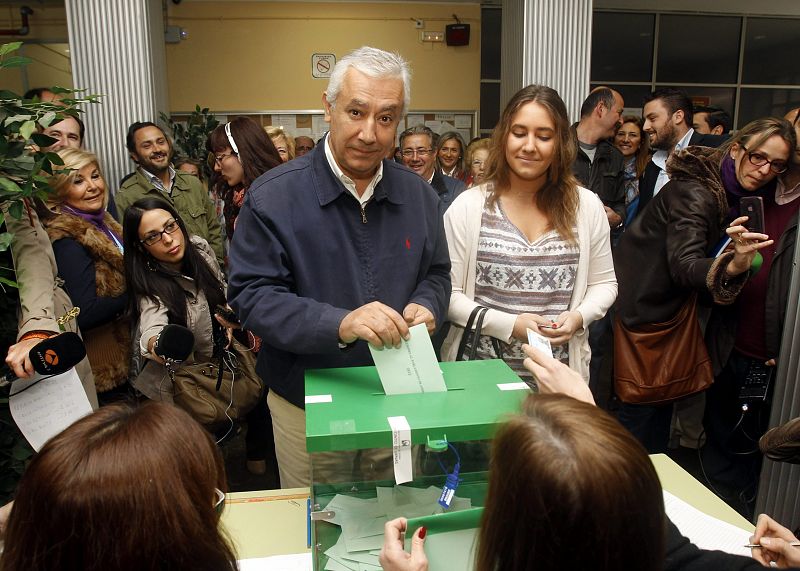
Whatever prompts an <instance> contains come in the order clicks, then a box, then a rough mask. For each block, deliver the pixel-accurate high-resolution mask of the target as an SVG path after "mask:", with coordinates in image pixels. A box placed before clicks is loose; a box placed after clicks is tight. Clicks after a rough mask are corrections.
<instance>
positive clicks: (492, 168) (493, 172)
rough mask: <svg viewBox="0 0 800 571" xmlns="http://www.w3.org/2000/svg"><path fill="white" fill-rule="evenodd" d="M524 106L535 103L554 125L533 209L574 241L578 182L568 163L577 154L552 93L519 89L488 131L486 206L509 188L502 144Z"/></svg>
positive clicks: (564, 110) (538, 87)
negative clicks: (544, 174)
mask: <svg viewBox="0 0 800 571" xmlns="http://www.w3.org/2000/svg"><path fill="white" fill-rule="evenodd" d="M528 103H538V104H539V105H541V106H542V107H544V108H545V109H546V110H547V113H548V114H549V115H550V119H552V121H553V124H554V125H555V128H556V132H555V143H556V144H555V150H554V155H553V162H552V163H551V164H550V167H549V168H548V169H547V182H546V183H545V185H544V186H543V187H542V188H541V189H540V190H539V192H537V193H536V205H537V206H538V207H539V208H540V209H541V210H542V211H543V212H545V213H546V214H547V216H548V218H549V219H550V224H551V225H552V227H553V228H555V230H556V232H558V234H559V235H560V236H561V237H562V238H564V239H567V240H570V241H574V240H575V235H574V233H573V226H574V225H575V220H576V218H577V214H578V203H579V200H578V181H577V179H576V178H575V176H574V175H573V174H572V163H574V162H575V155H576V154H577V149H576V146H577V145H576V143H575V141H574V139H573V136H572V132H571V131H570V125H569V119H568V118H567V107H566V105H564V101H563V100H562V99H561V97H560V96H559V95H558V92H556V91H555V90H554V89H552V88H550V87H547V86H545V85H529V86H528V87H523V88H522V89H520V90H519V91H518V92H517V93H516V94H514V96H513V97H512V98H511V101H509V102H508V105H506V108H505V109H504V110H503V114H502V115H501V117H500V121H499V122H498V123H497V126H495V128H494V131H492V141H491V146H490V149H489V164H488V165H487V167H486V180H487V181H490V182H492V183H493V184H492V185H491V188H492V191H491V193H490V195H489V203H490V204H491V203H493V202H494V201H495V200H497V198H498V197H499V196H500V195H501V194H502V193H503V192H504V191H505V190H507V189H508V187H509V186H510V184H511V182H510V181H511V177H510V170H511V167H510V166H509V164H508V161H507V160H506V141H507V140H508V137H509V134H510V133H511V125H512V123H513V120H514V116H515V115H516V114H517V111H519V110H520V108H521V107H522V106H523V105H526V104H528Z"/></svg>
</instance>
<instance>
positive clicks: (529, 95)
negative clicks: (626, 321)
mask: <svg viewBox="0 0 800 571" xmlns="http://www.w3.org/2000/svg"><path fill="white" fill-rule="evenodd" d="M575 153H576V146H575V142H574V140H573V139H572V134H571V132H570V128H569V121H568V119H567V111H566V106H565V105H564V102H563V101H562V100H561V97H559V95H558V93H557V92H556V91H554V90H553V89H551V88H549V87H545V86H540V85H531V86H528V87H526V88H524V89H522V90H521V91H519V92H518V93H517V94H516V95H514V97H513V98H512V99H511V101H510V102H509V103H508V105H507V106H506V108H505V110H504V111H503V115H502V117H501V118H500V122H499V123H498V124H497V127H495V129H494V133H493V134H492V141H491V149H490V154H489V165H488V170H487V175H486V182H485V183H484V184H482V185H480V186H478V187H475V188H471V189H469V190H467V191H465V192H463V193H462V194H461V195H460V196H459V197H458V198H456V200H455V201H454V202H453V204H452V205H451V206H450V208H449V209H448V211H447V212H446V214H445V219H444V221H445V231H446V232H447V242H448V245H449V248H450V259H451V261H452V270H451V278H452V284H453V293H452V296H451V298H450V309H449V312H448V318H449V320H450V321H451V323H452V325H453V326H452V327H451V329H450V332H449V334H448V336H447V339H446V340H445V343H444V346H443V347H442V356H443V359H444V360H451V361H452V360H454V359H455V358H456V357H457V353H458V348H459V343H460V341H461V338H462V336H463V333H464V327H465V326H466V324H467V321H468V319H469V317H470V315H471V314H472V312H473V310H474V309H475V308H476V307H477V306H478V305H481V306H484V307H488V308H489V310H488V311H487V312H486V315H485V317H484V321H483V328H482V335H481V338H480V340H479V342H478V348H477V354H478V356H479V357H482V358H495V357H496V356H497V355H496V350H495V347H494V344H493V343H492V339H491V338H492V337H494V338H495V339H497V340H499V341H500V342H501V343H500V347H501V350H502V357H503V358H504V359H505V361H506V362H507V363H508V364H509V365H510V366H511V367H512V368H513V369H514V370H515V371H517V372H518V374H520V376H522V377H523V378H526V379H530V377H531V376H530V373H529V372H528V371H527V370H526V369H525V368H524V367H523V366H522V361H523V359H524V358H525V355H524V353H523V352H522V343H526V342H527V339H528V337H527V330H528V329H531V330H533V331H535V332H537V333H539V334H541V335H543V336H545V337H547V338H548V339H549V340H550V343H551V344H552V346H553V349H554V356H555V357H556V358H558V359H560V360H562V361H564V362H566V363H568V364H569V366H570V367H571V368H572V369H574V370H575V371H577V372H579V373H580V374H581V375H582V376H583V378H584V379H585V380H586V381H587V382H588V379H589V360H590V357H591V352H590V350H589V333H588V326H589V324H590V323H591V322H592V321H595V320H596V319H599V318H600V317H602V316H603V315H605V313H606V311H607V310H608V308H609V307H611V304H613V303H614V300H615V299H616V296H617V280H616V277H615V274H614V265H613V261H612V259H611V244H610V239H609V226H608V221H607V218H606V215H605V212H604V209H603V204H602V203H601V202H600V199H599V198H597V196H596V195H595V194H594V193H592V192H591V191H589V190H586V189H585V188H581V187H579V186H578V183H577V181H576V179H575V177H574V176H573V175H572V170H571V168H572V163H573V161H574V159H575Z"/></svg>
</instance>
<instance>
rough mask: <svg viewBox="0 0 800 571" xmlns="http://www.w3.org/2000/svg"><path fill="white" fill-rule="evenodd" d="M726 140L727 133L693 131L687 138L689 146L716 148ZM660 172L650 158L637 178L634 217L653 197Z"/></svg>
mask: <svg viewBox="0 0 800 571" xmlns="http://www.w3.org/2000/svg"><path fill="white" fill-rule="evenodd" d="M727 140H728V136H727V135H701V134H700V133H698V132H697V131H695V132H694V133H692V136H691V137H690V138H689V146H692V145H698V146H701V147H713V148H717V147H719V146H720V145H721V144H722V143H724V142H725V141H727ZM660 172H661V168H660V167H658V166H657V165H656V164H655V163H654V162H653V161H652V159H651V160H650V162H649V163H647V166H646V167H645V169H644V172H643V173H642V176H641V177H640V178H639V206H638V208H637V210H636V214H635V215H634V217H636V216H639V214H640V213H641V212H642V211H643V210H644V208H645V206H647V204H648V203H649V202H650V201H651V200H652V199H653V191H654V190H655V187H656V179H658V175H659V173H660Z"/></svg>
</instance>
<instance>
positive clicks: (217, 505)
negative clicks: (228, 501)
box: [214, 488, 225, 514]
mask: <svg viewBox="0 0 800 571" xmlns="http://www.w3.org/2000/svg"><path fill="white" fill-rule="evenodd" d="M214 494H215V495H216V496H217V497H216V499H215V500H214V511H216V512H217V513H218V514H221V513H222V509H223V508H224V507H225V493H224V492H223V491H222V490H220V489H219V488H214Z"/></svg>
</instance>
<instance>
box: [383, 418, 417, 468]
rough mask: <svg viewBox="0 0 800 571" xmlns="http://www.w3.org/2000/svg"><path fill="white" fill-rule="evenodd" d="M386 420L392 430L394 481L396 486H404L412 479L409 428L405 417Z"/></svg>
mask: <svg viewBox="0 0 800 571" xmlns="http://www.w3.org/2000/svg"><path fill="white" fill-rule="evenodd" d="M386 420H388V421H389V426H390V427H391V429H392V462H393V463H394V480H395V482H396V483H398V484H405V483H406V482H410V481H411V480H413V479H414V476H413V473H412V470H413V466H412V464H413V463H412V461H411V427H410V426H409V425H408V419H407V418H406V417H405V416H390V417H387V419H386Z"/></svg>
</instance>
